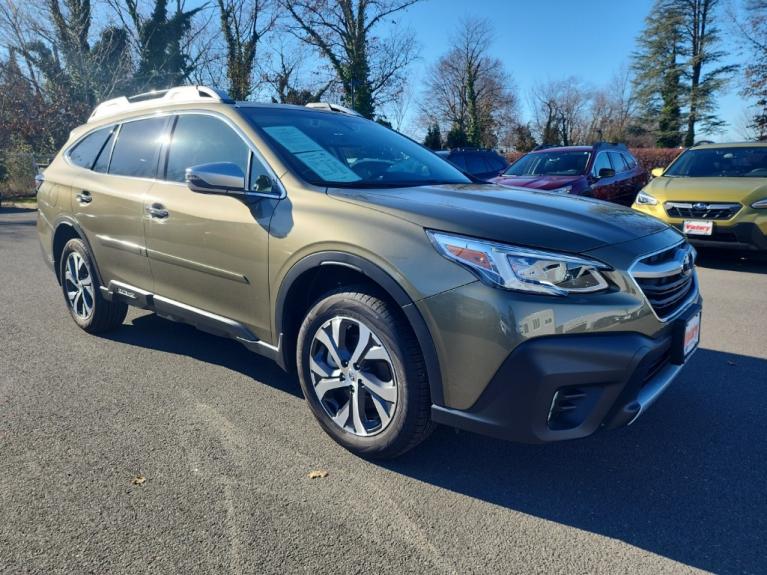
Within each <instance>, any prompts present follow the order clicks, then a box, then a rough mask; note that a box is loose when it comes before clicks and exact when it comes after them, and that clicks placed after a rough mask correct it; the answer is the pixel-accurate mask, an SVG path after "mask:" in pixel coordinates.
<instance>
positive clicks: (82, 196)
mask: <svg viewBox="0 0 767 575" xmlns="http://www.w3.org/2000/svg"><path fill="white" fill-rule="evenodd" d="M75 197H76V198H77V201H78V202H80V203H81V204H90V203H91V202H92V201H93V196H91V193H90V192H89V191H87V190H86V191H82V192H80V193H79V194H77V196H75Z"/></svg>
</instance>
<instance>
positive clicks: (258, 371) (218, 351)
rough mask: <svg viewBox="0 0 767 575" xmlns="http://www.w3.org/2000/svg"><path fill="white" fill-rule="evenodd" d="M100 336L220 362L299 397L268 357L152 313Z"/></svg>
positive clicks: (293, 381)
mask: <svg viewBox="0 0 767 575" xmlns="http://www.w3.org/2000/svg"><path fill="white" fill-rule="evenodd" d="M102 337H105V338H106V339H110V340H112V341H119V342H122V343H127V344H129V345H134V346H138V347H145V348H149V349H156V350H159V351H164V352H167V353H174V354H178V355H186V356H189V357H193V358H195V359H198V360H200V361H204V362H206V363H211V364H214V365H221V366H223V367H226V368H228V369H232V370H235V371H238V372H240V373H242V374H243V375H246V376H248V377H250V378H252V379H255V380H257V381H259V382H263V383H265V384H266V385H269V386H270V387H273V388H275V389H278V390H280V391H284V392H285V393H289V394H291V395H294V396H296V397H300V398H303V394H302V393H301V387H300V386H299V384H298V380H297V379H296V378H295V377H293V376H290V375H288V374H286V373H285V372H284V371H283V370H282V369H280V368H279V367H278V366H277V364H276V363H274V362H273V361H271V360H270V359H267V358H264V357H261V356H260V355H258V354H256V353H253V352H251V351H248V350H247V349H245V347H243V346H242V345H241V344H239V343H237V342H236V341H234V340H231V339H227V338H223V337H217V336H215V335H210V334H207V333H205V332H203V331H200V330H198V329H196V328H194V327H192V326H189V325H186V324H183V323H176V322H173V321H170V320H166V319H163V318H161V317H159V316H157V315H155V314H153V313H149V314H147V315H142V316H139V317H135V318H133V320H132V321H130V322H126V323H125V324H124V325H123V326H122V327H120V329H118V330H116V331H114V332H111V333H109V334H106V335H104V336H102Z"/></svg>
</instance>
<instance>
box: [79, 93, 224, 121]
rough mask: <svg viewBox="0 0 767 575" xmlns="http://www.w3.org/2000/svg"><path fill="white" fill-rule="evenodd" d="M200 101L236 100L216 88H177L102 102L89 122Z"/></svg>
mask: <svg viewBox="0 0 767 575" xmlns="http://www.w3.org/2000/svg"><path fill="white" fill-rule="evenodd" d="M200 101H206V102H221V103H223V104H234V100H232V99H231V98H230V97H229V96H227V95H226V93H224V92H221V91H220V90H216V89H215V88H209V87H207V86H177V87H175V88H168V89H167V90H153V91H151V92H144V93H143V94H136V95H135V96H120V97H119V98H112V99H111V100H107V101H106V102H102V103H101V104H99V105H98V106H96V108H95V109H94V110H93V112H92V113H91V115H90V118H88V122H93V121H94V120H100V119H102V118H107V117H109V116H114V115H116V114H119V113H122V112H127V111H129V110H141V109H144V108H150V107H152V106H153V105H156V104H163V103H174V104H175V103H185V102H200Z"/></svg>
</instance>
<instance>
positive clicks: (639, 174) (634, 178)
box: [623, 152, 650, 203]
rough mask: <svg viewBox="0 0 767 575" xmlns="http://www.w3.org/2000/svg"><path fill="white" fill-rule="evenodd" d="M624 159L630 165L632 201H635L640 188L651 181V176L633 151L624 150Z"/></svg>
mask: <svg viewBox="0 0 767 575" xmlns="http://www.w3.org/2000/svg"><path fill="white" fill-rule="evenodd" d="M623 159H624V160H625V161H626V164H627V165H628V167H629V173H630V174H631V179H630V180H629V182H630V187H631V195H630V200H631V203H634V200H635V199H636V195H637V194H638V193H639V190H641V189H642V188H644V187H645V186H646V185H647V182H648V181H650V177H649V175H648V174H647V172H646V171H645V170H644V169H643V168H642V167H641V166H640V165H639V162H637V160H636V158H635V157H634V156H632V155H631V153H629V152H623Z"/></svg>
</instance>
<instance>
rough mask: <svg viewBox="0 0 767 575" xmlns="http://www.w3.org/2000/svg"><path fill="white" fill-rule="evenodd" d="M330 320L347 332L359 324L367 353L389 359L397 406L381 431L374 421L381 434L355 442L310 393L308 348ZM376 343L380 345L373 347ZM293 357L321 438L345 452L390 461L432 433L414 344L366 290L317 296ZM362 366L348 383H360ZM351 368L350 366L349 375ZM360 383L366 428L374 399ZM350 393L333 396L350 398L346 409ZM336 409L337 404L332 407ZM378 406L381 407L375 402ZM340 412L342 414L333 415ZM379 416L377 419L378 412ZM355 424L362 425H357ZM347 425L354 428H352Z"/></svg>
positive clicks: (390, 309)
mask: <svg viewBox="0 0 767 575" xmlns="http://www.w3.org/2000/svg"><path fill="white" fill-rule="evenodd" d="M333 319H339V320H340V321H344V322H349V323H350V325H352V326H353V325H354V322H361V323H362V324H363V325H364V326H365V327H367V328H368V329H369V330H370V332H371V333H372V334H373V336H372V338H371V340H370V341H371V346H372V347H371V348H370V349H373V348H375V349H376V350H379V353H381V352H380V348H381V347H383V348H384V350H385V351H384V352H383V353H385V354H387V355H388V358H387V361H386V362H385V365H386V366H387V367H386V370H387V372H388V373H390V375H391V377H392V381H393V382H394V386H395V387H396V400H395V401H396V404H395V405H394V406H393V408H392V409H393V413H392V414H391V416H390V419H389V420H388V422H387V423H386V425H385V427H383V417H379V422H380V423H381V426H382V428H381V430H380V431H378V432H375V433H373V434H371V435H366V436H360V435H358V434H356V433H354V432H351V431H349V430H348V429H346V428H343V427H341V425H339V424H337V423H336V422H334V420H333V419H332V417H331V414H330V413H329V412H328V409H327V407H326V403H324V402H323V401H321V400H320V398H319V397H318V394H317V392H315V388H314V382H313V379H312V377H313V376H312V371H311V368H310V360H311V358H310V355H311V354H312V350H313V346H316V345H317V344H316V342H317V341H318V340H317V339H315V336H316V335H317V334H318V333H319V330H320V329H321V328H322V327H323V326H324V325H326V324H327V323H328V322H329V321H331V320H333ZM347 329H349V328H348V327H347ZM351 329H352V330H353V329H354V328H351ZM351 337H353V336H351ZM358 337H359V336H358ZM376 341H377V342H379V343H380V344H381V345H378V344H377V343H376ZM296 356H297V358H296V359H297V366H298V374H299V379H300V381H301V387H302V389H303V392H304V396H305V397H306V400H307V402H308V403H309V407H310V408H311V410H312V413H313V414H314V416H315V417H316V418H317V420H318V422H319V423H320V425H321V426H322V428H323V429H324V430H325V432H327V434H328V435H330V436H331V437H332V438H333V439H334V440H335V441H336V442H337V443H339V444H340V445H341V446H343V447H345V448H346V449H348V450H349V451H351V452H353V453H355V454H357V455H360V456H363V457H368V458H378V459H386V458H392V457H396V456H398V455H401V454H402V453H404V452H406V451H408V450H409V449H412V448H413V447H415V446H416V445H418V444H419V443H420V442H421V441H423V440H424V439H426V437H428V435H429V433H431V431H432V429H433V427H434V426H433V424H432V423H431V420H430V409H431V396H430V393H429V382H428V378H427V374H426V367H425V365H424V360H423V355H422V354H421V351H420V348H419V345H418V341H417V340H416V338H415V335H414V334H413V332H412V330H411V329H410V326H409V325H408V324H407V322H406V320H405V319H404V317H403V316H402V315H401V313H400V312H399V311H398V310H397V309H396V307H395V306H394V305H392V304H390V303H389V302H388V301H386V300H384V299H382V298H380V297H378V296H376V295H373V294H372V293H368V291H367V289H360V290H354V289H349V288H346V289H339V290H334V291H332V292H329V293H327V294H325V295H324V296H322V297H321V298H320V299H319V300H318V301H317V302H316V303H315V304H314V305H313V306H312V307H311V309H310V310H309V312H308V314H307V315H306V317H305V318H304V321H303V324H302V325H301V329H300V331H299V334H298V341H297V346H296ZM389 360H390V361H389ZM315 361H316V358H315ZM371 365H373V366H375V365H376V362H375V361H373V362H372V364H371ZM315 366H316V363H315ZM364 366H368V362H367V360H364V359H363V361H362V363H361V366H360V369H359V371H358V372H356V373H355V374H353V375H352V377H351V378H350V379H354V378H355V377H356V375H361V376H362V377H365V374H364V373H363V372H365V368H364ZM351 367H352V366H351V365H350V366H349V369H350V368H351ZM354 367H355V368H356V367H357V366H356V365H355V366H354ZM370 369H373V368H370ZM336 371H339V370H336ZM315 377H316V373H315ZM341 379H343V378H341ZM359 381H360V388H359V389H361V390H362V392H361V393H363V394H365V395H363V396H360V395H357V396H356V397H366V399H363V402H365V401H368V400H370V403H367V404H366V405H369V406H370V407H369V410H368V411H367V412H365V413H366V415H365V416H364V420H365V422H366V423H367V422H368V419H367V414H368V413H370V414H373V418H375V417H376V413H375V412H376V411H377V409H375V408H376V407H377V406H375V405H373V404H374V403H375V402H373V401H372V400H373V396H375V394H373V393H372V392H371V391H370V390H371V389H373V388H371V387H368V388H366V387H365V386H364V385H363V383H362V382H363V381H365V382H368V381H369V380H368V379H365V380H363V379H360V380H359ZM349 389H350V391H348V392H345V391H343V390H339V391H338V393H342V394H343V393H349V394H350V395H349V400H348V401H349V404H350V405H351V404H352V399H351V398H352V397H353V392H352V391H351V386H349ZM379 389H380V388H379ZM387 389H389V390H390V389H391V388H387ZM334 393H335V392H334ZM376 397H377V396H376ZM340 403H341V402H338V403H337V405H339V404H340ZM378 403H379V405H382V403H381V402H380V400H379V402H378ZM340 411H341V409H339V410H338V412H340ZM347 413H348V410H347ZM378 413H379V414H380V411H379V412H378ZM337 417H338V415H337ZM350 417H351V416H350ZM352 419H353V418H352ZM356 421H358V422H361V420H356ZM351 425H352V426H353V427H355V428H356V422H354V423H352V424H351Z"/></svg>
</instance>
